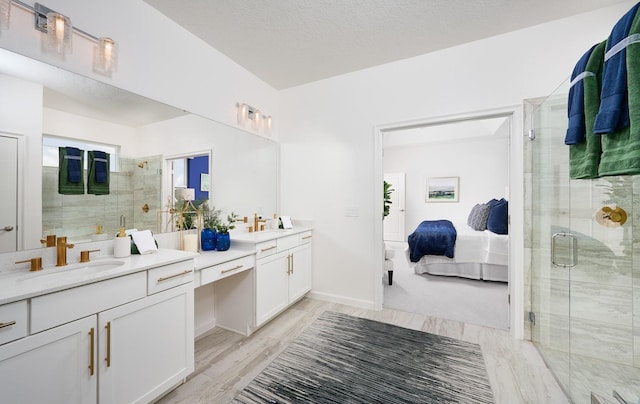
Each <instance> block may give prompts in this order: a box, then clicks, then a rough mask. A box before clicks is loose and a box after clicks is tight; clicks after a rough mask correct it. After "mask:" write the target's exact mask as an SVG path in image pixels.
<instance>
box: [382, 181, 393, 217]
mask: <svg viewBox="0 0 640 404" xmlns="http://www.w3.org/2000/svg"><path fill="white" fill-rule="evenodd" d="M393 191H395V190H394V189H393V188H391V184H389V183H388V182H387V181H385V182H384V199H383V203H384V212H382V219H384V218H385V217H387V216H388V215H389V210H390V209H391V192H393Z"/></svg>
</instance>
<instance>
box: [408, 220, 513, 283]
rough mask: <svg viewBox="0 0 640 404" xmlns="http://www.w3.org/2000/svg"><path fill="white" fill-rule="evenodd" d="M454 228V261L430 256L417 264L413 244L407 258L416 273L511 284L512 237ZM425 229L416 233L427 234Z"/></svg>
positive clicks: (462, 224) (425, 256) (421, 259)
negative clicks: (422, 232) (509, 281)
mask: <svg viewBox="0 0 640 404" xmlns="http://www.w3.org/2000/svg"><path fill="white" fill-rule="evenodd" d="M423 223H425V222H423ZM452 225H453V227H454V228H455V233H456V236H455V244H454V247H453V254H452V255H453V258H450V257H448V256H446V255H445V254H442V255H433V254H426V255H422V256H421V257H419V260H418V261H417V262H412V259H414V260H415V259H416V258H418V257H417V255H420V254H417V255H416V253H415V252H416V250H415V243H414V250H413V253H412V251H411V243H410V247H409V248H407V250H406V255H407V261H408V262H409V265H411V266H412V267H413V268H414V271H415V273H417V274H432V275H444V276H459V277H463V278H469V279H482V280H485V281H497V282H508V280H509V270H508V265H509V259H508V258H509V236H508V235H506V234H496V233H494V232H492V231H490V230H482V231H478V230H474V229H473V228H471V227H470V226H469V225H468V224H466V223H456V224H452ZM421 226H422V224H421ZM421 226H419V227H418V228H417V229H416V231H417V232H419V231H423V230H422V229H421ZM412 234H415V232H414V233H412ZM410 237H411V236H410ZM449 255H451V254H449Z"/></svg>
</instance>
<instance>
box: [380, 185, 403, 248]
mask: <svg viewBox="0 0 640 404" xmlns="http://www.w3.org/2000/svg"><path fill="white" fill-rule="evenodd" d="M384 180H385V181H387V182H388V183H389V184H391V189H393V192H391V205H390V209H389V215H388V216H387V217H385V218H384V222H383V225H384V239H385V240H386V241H405V240H406V238H405V233H404V214H405V211H404V210H405V201H404V196H405V195H404V193H405V189H404V187H405V185H404V183H405V178H404V173H385V174H384Z"/></svg>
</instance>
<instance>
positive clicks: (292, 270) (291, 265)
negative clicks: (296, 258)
mask: <svg viewBox="0 0 640 404" xmlns="http://www.w3.org/2000/svg"><path fill="white" fill-rule="evenodd" d="M291 275H293V254H291Z"/></svg>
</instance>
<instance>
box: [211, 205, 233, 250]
mask: <svg viewBox="0 0 640 404" xmlns="http://www.w3.org/2000/svg"><path fill="white" fill-rule="evenodd" d="M237 219H238V215H236V214H235V213H233V212H231V213H230V214H229V215H227V221H226V222H223V221H222V220H220V221H219V223H218V224H217V226H216V228H217V230H218V235H217V239H216V250H218V251H226V250H228V249H229V247H230V246H231V238H230V237H229V230H232V229H235V228H236V225H235V222H236V220H237Z"/></svg>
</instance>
